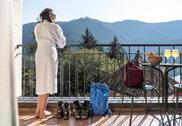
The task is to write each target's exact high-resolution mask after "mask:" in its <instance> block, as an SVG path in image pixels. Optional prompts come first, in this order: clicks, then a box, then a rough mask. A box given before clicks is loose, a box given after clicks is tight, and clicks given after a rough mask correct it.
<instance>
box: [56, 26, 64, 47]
mask: <svg viewBox="0 0 182 126" xmlns="http://www.w3.org/2000/svg"><path fill="white" fill-rule="evenodd" d="M56 34H57V45H58V46H59V47H60V48H64V46H65V45H66V38H65V36H64V34H63V30H62V29H61V27H60V26H59V25H56Z"/></svg>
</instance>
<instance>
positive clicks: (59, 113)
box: [57, 101, 63, 118]
mask: <svg viewBox="0 0 182 126" xmlns="http://www.w3.org/2000/svg"><path fill="white" fill-rule="evenodd" d="M57 117H58V118H62V117H63V101H58V107H57Z"/></svg>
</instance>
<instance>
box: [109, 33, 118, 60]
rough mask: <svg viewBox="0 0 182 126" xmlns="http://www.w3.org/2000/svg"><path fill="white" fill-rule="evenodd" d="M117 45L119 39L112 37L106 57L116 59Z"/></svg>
mask: <svg viewBox="0 0 182 126" xmlns="http://www.w3.org/2000/svg"><path fill="white" fill-rule="evenodd" d="M118 44H119V39H118V38H117V36H114V37H113V40H112V41H111V42H110V45H111V46H110V48H109V52H108V56H109V57H110V58H111V59H112V58H116V57H117V56H116V55H117V54H116V53H117V45H118Z"/></svg>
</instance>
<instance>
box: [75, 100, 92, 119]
mask: <svg viewBox="0 0 182 126" xmlns="http://www.w3.org/2000/svg"><path fill="white" fill-rule="evenodd" d="M89 108H90V102H89V101H88V100H85V101H84V103H83V104H82V105H81V104H80V102H79V101H78V100H76V101H74V102H73V116H74V117H75V119H87V118H88V117H89Z"/></svg>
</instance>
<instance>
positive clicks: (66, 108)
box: [57, 101, 71, 119]
mask: <svg viewBox="0 0 182 126" xmlns="http://www.w3.org/2000/svg"><path fill="white" fill-rule="evenodd" d="M70 114H71V111H70V104H69V103H68V102H65V103H63V102H62V101H58V108H57V117H58V118H64V119H69V117H70Z"/></svg>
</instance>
